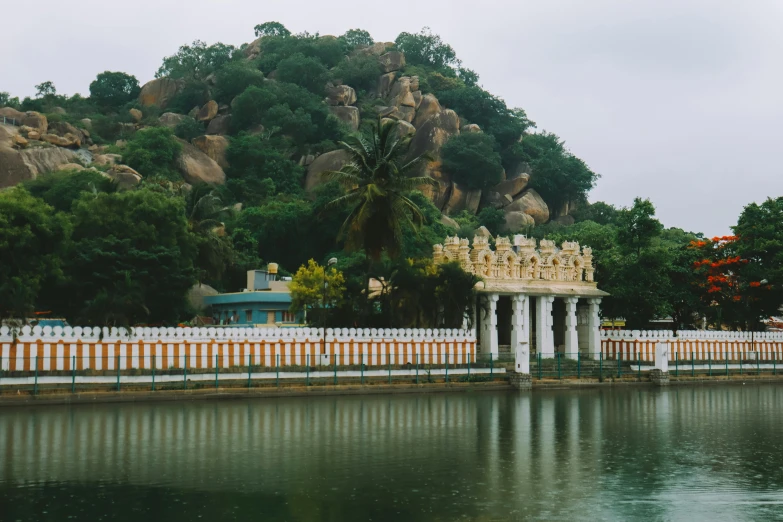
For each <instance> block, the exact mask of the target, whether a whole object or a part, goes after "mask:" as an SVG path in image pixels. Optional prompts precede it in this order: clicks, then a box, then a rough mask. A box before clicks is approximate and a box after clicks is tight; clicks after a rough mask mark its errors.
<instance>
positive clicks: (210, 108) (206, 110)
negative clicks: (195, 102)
mask: <svg viewBox="0 0 783 522" xmlns="http://www.w3.org/2000/svg"><path fill="white" fill-rule="evenodd" d="M217 115H218V104H217V102H216V101H215V100H209V101H208V102H207V103H205V104H204V106H203V107H201V109H200V110H199V111H198V115H197V117H196V119H197V120H198V121H212V120H213V119H215V116H217Z"/></svg>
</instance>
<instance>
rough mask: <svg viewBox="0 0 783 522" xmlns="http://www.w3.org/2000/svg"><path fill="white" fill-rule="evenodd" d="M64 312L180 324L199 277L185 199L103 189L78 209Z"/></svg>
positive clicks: (121, 321)
mask: <svg viewBox="0 0 783 522" xmlns="http://www.w3.org/2000/svg"><path fill="white" fill-rule="evenodd" d="M73 222H74V233H73V240H74V245H73V249H72V255H71V256H69V258H68V259H67V260H66V262H65V267H64V271H65V273H66V274H67V277H68V282H67V283H66V284H65V285H64V286H63V287H61V288H60V289H59V292H58V296H59V299H60V310H61V311H62V312H63V313H64V315H65V316H66V317H67V318H68V319H69V320H71V321H73V322H75V323H86V324H94V325H101V326H105V325H122V326H128V325H133V324H139V323H148V324H149V323H158V324H161V323H162V324H175V323H176V322H177V321H178V320H180V319H181V318H183V317H184V316H185V315H186V314H187V313H188V311H187V308H186V300H185V294H186V292H187V290H188V289H189V288H190V287H191V286H192V285H193V283H195V281H196V278H195V269H194V259H195V257H196V255H197V241H196V238H195V237H194V235H193V234H192V233H191V232H190V231H189V230H188V223H187V220H186V217H185V202H184V201H183V200H182V199H181V198H176V197H175V198H172V197H171V196H169V195H166V194H162V193H159V192H154V191H151V190H143V189H142V190H135V191H128V192H118V193H113V194H98V195H97V196H96V197H94V198H82V199H80V200H79V201H78V202H77V203H76V205H74V209H73Z"/></svg>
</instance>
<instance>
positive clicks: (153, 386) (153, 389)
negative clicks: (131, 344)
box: [152, 353, 155, 391]
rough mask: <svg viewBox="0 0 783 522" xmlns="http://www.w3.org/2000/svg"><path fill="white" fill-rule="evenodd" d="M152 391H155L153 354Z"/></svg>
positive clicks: (153, 361) (153, 360)
mask: <svg viewBox="0 0 783 522" xmlns="http://www.w3.org/2000/svg"><path fill="white" fill-rule="evenodd" d="M152 391H155V354H154V353H153V354H152Z"/></svg>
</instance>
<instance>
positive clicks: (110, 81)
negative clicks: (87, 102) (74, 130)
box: [90, 71, 141, 108]
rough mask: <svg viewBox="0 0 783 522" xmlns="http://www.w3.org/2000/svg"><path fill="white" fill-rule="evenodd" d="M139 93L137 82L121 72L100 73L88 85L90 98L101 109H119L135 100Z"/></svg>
mask: <svg viewBox="0 0 783 522" xmlns="http://www.w3.org/2000/svg"><path fill="white" fill-rule="evenodd" d="M139 92H141V87H140V86H139V80H137V79H136V77H135V76H131V75H130V74H125V73H123V72H110V71H105V72H102V73H100V74H99V75H98V77H97V78H96V79H95V81H93V82H92V83H91V84H90V98H91V99H92V100H93V101H94V102H95V103H97V104H98V105H100V106H103V107H110V108H117V107H120V106H122V105H124V104H126V103H128V102H129V101H131V100H133V99H135V98H136V97H137V96H138V95H139Z"/></svg>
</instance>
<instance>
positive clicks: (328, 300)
mask: <svg viewBox="0 0 783 522" xmlns="http://www.w3.org/2000/svg"><path fill="white" fill-rule="evenodd" d="M290 290H291V311H292V312H295V313H296V312H301V311H304V312H305V313H307V310H312V311H313V312H314V313H315V315H314V316H311V318H310V321H309V323H310V324H316V323H318V324H319V325H320V326H325V325H326V322H325V320H326V316H325V311H326V310H327V309H329V308H333V307H334V306H339V305H340V304H341V301H342V298H343V294H344V293H345V277H343V273H342V272H340V271H339V270H337V269H336V268H334V267H332V268H330V269H328V270H327V269H326V268H325V267H323V266H321V265H319V264H318V263H316V262H315V260H313V259H311V260H309V261H308V262H307V266H304V265H302V266H300V267H299V270H297V271H296V274H294V277H293V280H292V281H291V285H290Z"/></svg>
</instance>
